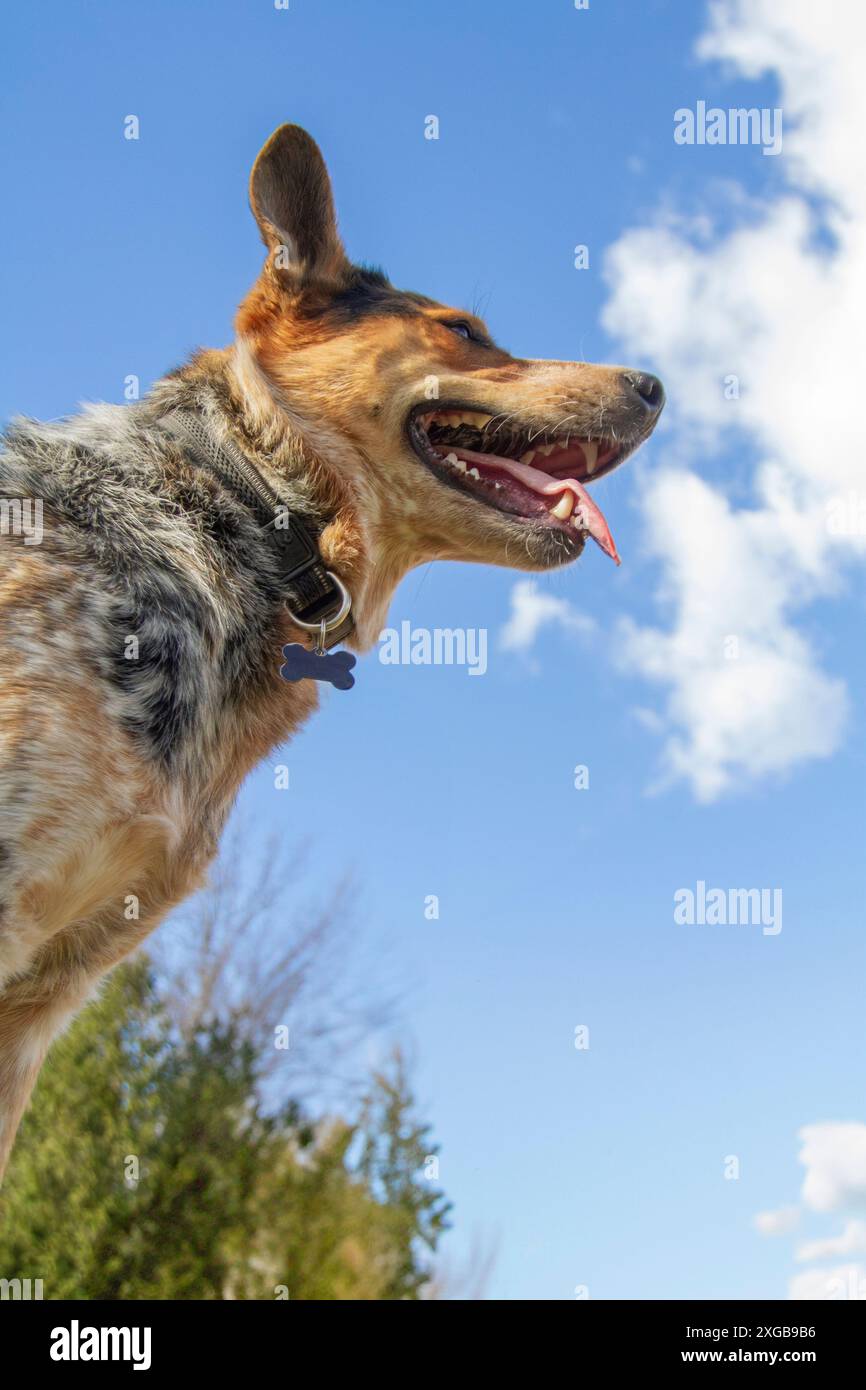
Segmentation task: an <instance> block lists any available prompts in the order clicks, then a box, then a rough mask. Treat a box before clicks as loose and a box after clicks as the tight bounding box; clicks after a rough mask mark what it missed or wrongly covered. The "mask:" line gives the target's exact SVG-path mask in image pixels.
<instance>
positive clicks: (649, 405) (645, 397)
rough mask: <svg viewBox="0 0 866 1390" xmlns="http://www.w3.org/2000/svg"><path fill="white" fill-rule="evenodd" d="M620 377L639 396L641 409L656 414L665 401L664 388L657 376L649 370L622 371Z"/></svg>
mask: <svg viewBox="0 0 866 1390" xmlns="http://www.w3.org/2000/svg"><path fill="white" fill-rule="evenodd" d="M622 379H623V381H624V382H625V383H626V385H627V386H628V387H630V389H631V390H632V391H633V392H634V394H635V395H636V396H638V397H639V398H640V401H641V404H642V406H643V409H644V410H648V411H652V413H653V415H658V413H659V411H660V410H661V408H662V406H663V405H664V403H665V388H664V387H663V386H662V384H661V382H660V381H659V379H658V377H657V376H650V374H649V372H623V374H622Z"/></svg>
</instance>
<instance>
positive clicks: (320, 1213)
mask: <svg viewBox="0 0 866 1390" xmlns="http://www.w3.org/2000/svg"><path fill="white" fill-rule="evenodd" d="M261 1071H262V1063H261V1058H260V1057H259V1055H258V1053H257V1050H256V1047H255V1045H254V1043H253V1042H252V1040H251V1036H250V1032H249V1030H248V1029H246V1030H245V1029H241V1028H239V1027H238V1025H237V1023H236V1022H235V1021H234V1020H233V1019H232V1017H230V1016H229V1017H222V1016H219V1015H218V1014H212V1015H211V1016H209V1017H208V1018H207V1020H206V1021H203V1020H202V1019H201V1018H198V1019H197V1020H196V1022H195V1024H194V1025H193V1026H191V1027H189V1028H188V1029H186V1030H185V1031H181V1030H179V1029H178V1027H177V1026H176V1022H174V1021H173V1020H172V1017H171V1014H170V1012H169V1010H168V1009H167V1007H166V1004H165V1002H164V1000H163V998H162V996H161V994H160V992H159V990H158V988H157V983H156V980H155V977H154V974H153V971H152V969H151V967H150V965H149V963H148V962H147V960H146V959H144V958H139V959H137V960H135V961H133V962H131V963H127V964H125V965H124V966H122V967H121V968H120V969H119V970H118V971H116V972H115V973H114V974H113V975H112V976H111V977H110V979H109V981H108V983H107V985H106V987H105V988H104V990H103V992H102V994H101V995H100V997H99V998H98V999H97V1001H96V1002H95V1003H94V1004H92V1005H91V1006H90V1008H89V1009H86V1010H85V1011H84V1012H83V1014H82V1015H81V1016H80V1017H79V1019H78V1020H77V1021H76V1023H75V1024H74V1026H73V1027H72V1029H71V1030H70V1032H69V1033H68V1034H67V1035H66V1037H65V1038H63V1039H62V1040H61V1041H60V1042H59V1043H58V1044H57V1046H56V1047H55V1049H54V1051H53V1052H52V1054H51V1057H50V1059H49V1063H48V1065H47V1066H46V1067H45V1069H44V1070H43V1073H42V1077H41V1078H40V1082H39V1085H38V1087H37V1090H36V1095H35V1097H34V1101H33V1104H32V1106H31V1108H30V1110H29V1112H28V1114H27V1115H26V1116H25V1120H24V1123H23V1125H22V1129H21V1133H20V1136H19V1141H18V1144H17V1146H16V1149H15V1152H14V1154H13V1159H12V1163H11V1165H10V1169H9V1172H8V1175H7V1180H6V1185H5V1186H4V1188H3V1190H2V1193H0V1277H4V1278H9V1279H12V1278H16V1277H18V1278H31V1279H35V1278H38V1279H42V1280H43V1284H44V1293H45V1297H46V1298H88V1299H147V1298H169V1299H183V1298H195V1299H219V1298H225V1297H235V1298H274V1297H279V1296H283V1295H282V1292H281V1291H283V1290H285V1291H287V1293H288V1296H289V1297H291V1298H302V1299H304V1298H315V1299H371V1298H372V1299H380V1298H387V1299H390V1298H417V1297H418V1296H419V1293H420V1292H421V1290H422V1289H423V1287H424V1285H425V1282H426V1281H427V1279H428V1278H429V1274H428V1270H427V1267H426V1264H425V1262H424V1255H423V1252H424V1250H425V1249H426V1250H428V1251H432V1250H433V1249H435V1245H436V1242H437V1240H438V1237H439V1234H440V1233H441V1231H442V1230H443V1229H444V1225H445V1220H446V1214H447V1205H446V1203H445V1202H444V1199H443V1197H442V1195H441V1193H440V1192H439V1191H438V1188H437V1187H436V1186H435V1185H434V1184H433V1183H431V1182H430V1180H429V1178H428V1176H427V1175H425V1173H424V1171H423V1162H424V1159H425V1157H426V1156H427V1155H429V1154H430V1153H431V1152H432V1147H431V1145H430V1143H429V1140H428V1138H427V1129H426V1127H425V1126H423V1125H420V1124H418V1123H417V1122H416V1121H415V1120H413V1119H412V1115H411V1111H412V1102H411V1096H410V1094H409V1089H408V1084H407V1080H406V1076H405V1071H404V1069H403V1067H402V1063H401V1064H400V1065H399V1066H398V1067H397V1068H396V1069H395V1070H393V1072H392V1073H388V1074H383V1076H381V1077H379V1078H377V1079H376V1080H375V1081H374V1083H373V1085H372V1087H371V1089H370V1092H369V1095H368V1096H367V1098H366V1101H365V1104H364V1106H363V1110H362V1114H361V1118H360V1120H359V1121H357V1122H355V1123H352V1122H349V1121H346V1120H345V1119H343V1120H340V1119H332V1120H329V1121H323V1122H320V1123H318V1124H316V1125H313V1124H311V1123H310V1122H309V1121H308V1120H306V1119H305V1117H304V1115H303V1114H302V1113H301V1110H300V1108H299V1107H298V1106H297V1105H295V1104H292V1103H286V1104H283V1105H282V1106H281V1107H280V1108H277V1109H276V1110H273V1109H268V1108H266V1107H265V1104H264V1102H263V1099H262V1087H261V1085H260V1082H261Z"/></svg>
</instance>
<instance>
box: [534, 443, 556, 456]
mask: <svg viewBox="0 0 866 1390" xmlns="http://www.w3.org/2000/svg"><path fill="white" fill-rule="evenodd" d="M557 447H558V446H557V445H556V444H539V446H538V452H539V454H544V457H545V458H549V457H550V455H551V454H552V453H555V451H556V449H557Z"/></svg>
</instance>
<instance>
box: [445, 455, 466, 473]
mask: <svg viewBox="0 0 866 1390" xmlns="http://www.w3.org/2000/svg"><path fill="white" fill-rule="evenodd" d="M445 462H446V463H450V464H451V467H452V468H456V469H457V471H458V473H465V472H466V464H465V463H464V462H463V460H462V459H459V458H458V457H457V455H456V454H446V455H445Z"/></svg>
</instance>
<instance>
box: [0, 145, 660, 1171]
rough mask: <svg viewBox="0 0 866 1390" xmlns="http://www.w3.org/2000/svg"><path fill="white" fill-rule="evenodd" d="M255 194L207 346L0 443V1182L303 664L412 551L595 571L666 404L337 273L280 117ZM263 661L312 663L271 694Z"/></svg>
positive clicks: (277, 730) (355, 639)
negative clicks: (77, 1022) (258, 264)
mask: <svg viewBox="0 0 866 1390" xmlns="http://www.w3.org/2000/svg"><path fill="white" fill-rule="evenodd" d="M250 203H251V207H252V211H253V214H254V216H255V218H256V221H257V223H258V226H259V229H260V231H261V235H262V238H263V241H264V243H265V246H266V248H267V256H266V259H265V264H264V267H263V269H262V272H261V274H260V276H259V278H258V280H257V281H256V283H255V284H254V286H253V288H252V290H251V291H250V293H249V294H248V295H247V297H246V298H245V299H244V300H243V302H242V304H241V306H240V309H239V311H238V314H237V319H236V330H237V331H236V338H235V340H234V342H233V344H232V345H231V346H230V347H228V348H226V349H220V350H202V351H199V352H197V353H196V354H195V355H194V356H193V357H192V358H191V359H190V360H189V361H188V362H187V363H186V364H185V365H183V366H182V367H181V368H179V369H178V370H176V371H173V372H172V373H170V374H169V375H167V376H166V377H164V378H163V379H161V380H160V381H158V382H157V384H156V385H155V386H154V387H153V389H152V390H151V391H150V393H149V394H148V395H147V396H146V397H145V398H144V399H143V400H141V401H138V402H135V403H133V404H129V405H124V406H115V405H104V404H101V405H95V406H88V407H86V408H84V409H83V411H82V412H81V413H80V414H78V415H76V416H74V417H71V418H69V419H66V420H63V421H60V422H54V423H50V424H42V423H39V422H35V421H31V420H22V419H19V420H16V421H14V422H13V423H12V425H11V426H10V427H9V429H8V430H7V432H6V434H5V435H4V436H3V441H2V449H0V497H2V498H3V499H6V500H5V502H4V504H3V509H2V516H0V520H2V521H3V523H4V524H3V526H2V531H3V534H2V537H0V562H2V563H0V662H2V667H0V743H2V761H0V805H2V822H0V824H2V830H0V879H2V887H0V1173H2V1169H3V1166H4V1165H5V1162H6V1160H7V1159H8V1155H9V1151H10V1148H11V1145H12V1142H13V1139H14V1135H15V1132H16V1129H17V1127H18V1124H19V1121H20V1118H21V1115H22V1113H23V1111H24V1109H25V1107H26V1104H27V1101H28V1098H29V1096H30V1093H31V1090H32V1087H33V1085H34V1082H35V1080H36V1076H37V1074H38V1071H39V1068H40V1066H41V1064H42V1061H43V1059H44V1057H45V1054H46V1051H47V1049H48V1047H49V1045H50V1043H51V1040H52V1038H54V1037H55V1036H56V1034H57V1033H58V1031H59V1030H61V1029H62V1028H63V1027H64V1026H65V1024H66V1023H67V1022H68V1021H69V1020H70V1019H71V1018H72V1016H73V1015H74V1014H75V1012H76V1010H78V1009H79V1008H80V1007H81V1006H82V1005H83V1004H84V1002H85V1001H86V1000H87V998H88V996H90V995H91V994H92V993H93V991H94V990H95V988H96V987H97V985H98V982H99V980H100V978H101V977H102V976H104V975H105V974H106V972H107V971H109V970H110V969H111V968H112V967H113V966H114V965H116V964H117V963H118V962H119V961H120V960H121V959H122V958H123V957H124V956H126V955H127V954H128V953H129V952H130V951H132V950H133V949H134V948H135V947H136V946H138V945H139V943H140V942H141V941H143V940H144V938H145V937H146V936H147V935H148V933H149V932H151V931H153V929H154V927H156V926H157V924H158V923H159V922H160V921H161V919H162V918H163V917H164V916H165V914H166V913H167V912H168V911H169V910H170V909H171V908H173V907H174V906H175V905H176V904H178V903H179V902H181V900H182V899H184V898H186V897H187V896H188V895H189V894H190V893H192V892H194V891H195V890H196V889H198V888H199V887H200V886H201V885H202V883H203V881H204V877H205V873H206V870H207V866H208V864H209V862H210V861H211V860H212V858H213V856H214V855H215V853H216V849H217V845H218V841H219V837H220V832H221V830H222V828H223V825H224V823H225V820H226V817H227V815H228V813H229V810H230V808H231V806H232V803H233V801H234V799H235V796H236V794H237V791H238V789H239V787H240V785H241V783H242V782H243V780H244V778H245V776H246V775H247V773H248V772H249V771H250V770H251V769H252V768H253V767H255V765H256V764H257V763H258V762H259V761H260V760H261V759H262V758H264V757H265V756H266V755H267V754H268V752H269V751H270V750H271V749H272V748H274V747H275V746H276V745H279V744H282V743H283V742H285V741H286V740H287V739H288V738H290V737H291V736H292V735H293V734H294V733H295V731H296V730H297V729H298V728H299V726H300V725H301V724H303V722H304V721H305V720H306V719H308V718H309V716H310V715H311V714H312V713H313V711H314V709H315V708H316V705H317V699H318V682H317V680H316V679H315V675H316V672H317V671H318V670H319V669H320V668H318V667H316V665H315V662H316V657H317V655H319V654H322V653H324V652H326V651H327V650H328V648H329V647H331V646H333V645H335V644H336V643H337V642H339V641H345V642H347V643H348V645H349V646H350V647H352V648H353V649H354V650H355V651H358V652H363V651H365V650H368V649H369V648H370V647H371V646H372V645H373V643H374V642H375V641H376V638H377V636H378V634H379V632H380V630H381V628H382V626H383V623H384V622H385V619H386V614H387V608H388V603H389V600H390V598H391V595H392V594H393V592H394V589H395V587H396V585H397V584H398V582H399V580H400V579H401V578H402V577H403V576H404V575H405V574H406V573H407V572H408V571H409V570H411V569H412V568H413V567H415V566H417V565H420V564H422V563H426V562H427V561H430V560H433V559H452V560H462V561H478V562H482V563H487V564H499V565H507V566H512V567H515V568H518V569H523V570H534V571H544V570H549V569H553V568H554V567H557V566H561V565H564V564H566V563H568V562H569V561H571V560H574V559H575V558H576V557H577V556H578V555H579V554H580V553H581V551H582V549H583V547H584V544H585V542H586V540H587V538H588V537H589V538H592V539H593V540H594V541H595V542H597V543H598V545H599V546H600V547H601V548H602V550H604V551H605V552H606V553H607V554H608V555H610V556H611V558H612V559H614V560H615V561H617V562H618V558H619V557H618V556H617V553H616V547H615V545H614V542H613V539H612V537H611V535H610V531H609V529H608V526H607V523H606V521H605V519H604V517H603V516H602V514H601V512H600V511H599V509H598V507H597V506H596V504H595V503H594V502H593V501H592V498H591V497H590V494H589V492H588V491H587V484H588V483H590V482H591V481H592V480H594V479H596V478H600V477H603V476H605V475H606V474H608V473H610V472H611V470H612V469H613V468H615V467H617V466H619V464H621V463H622V462H623V460H624V459H625V458H626V457H627V456H628V455H629V454H630V453H631V452H632V451H633V450H634V449H635V448H636V447H637V446H638V445H639V444H641V443H642V442H643V441H644V440H645V439H646V438H647V436H648V435H649V434H650V432H651V431H652V429H653V427H654V426H655V423H656V421H657V419H658V416H659V412H660V410H661V408H662V404H663V402H664V392H663V389H662V386H661V383H660V382H659V381H658V380H657V379H656V378H655V377H654V376H650V375H648V374H647V373H645V372H641V371H632V370H628V369H625V368H622V367H611V366H595V365H590V364H587V363H581V362H560V361H544V360H537V359H533V360H521V359H519V358H515V357H512V356H511V355H510V354H509V353H508V352H506V351H505V350H504V349H503V348H501V347H499V346H498V345H497V344H496V343H495V342H494V341H493V339H492V338H491V336H490V334H489V332H488V330H487V328H486V326H485V325H484V323H483V322H482V321H481V319H480V318H478V317H477V316H476V315H475V314H472V313H468V312H465V311H463V310H460V309H453V308H449V307H446V306H445V305H443V304H440V303H436V302H435V301H433V300H431V299H427V298H425V297H424V296H423V295H420V294H415V293H410V292H406V291H401V290H398V289H395V288H394V286H393V285H391V284H390V282H389V281H388V279H387V278H386V276H385V275H384V273H383V272H381V271H379V270H376V269H372V268H369V267H365V266H359V265H355V264H353V263H351V262H350V261H349V259H348V258H347V256H346V252H345V250H344V248H343V245H342V242H341V240H340V237H339V235H338V231H337V224H336V219H335V215H334V204H333V196H332V192H331V185H330V180H329V177H328V173H327V169H326V167H325V163H324V161H323V158H322V155H321V153H320V151H319V149H318V146H317V145H316V144H315V142H314V141H313V140H312V139H311V137H310V136H309V135H308V134H307V133H306V132H305V131H304V130H302V129H300V128H299V127H298V126H293V125H284V126H281V127H280V128H279V129H278V130H277V131H276V132H275V133H274V134H273V135H272V136H271V138H270V139H269V140H268V142H267V143H266V144H265V146H264V148H263V149H262V150H261V152H260V154H259V155H258V158H257V159H256V161H255V164H254V167H253V170H252V174H251V178H250ZM16 506H17V511H16ZM25 506H27V507H29V508H30V509H31V511H32V507H33V506H38V508H39V511H40V517H41V523H42V524H41V536H40V540H39V543H38V544H36V543H33V542H34V534H32V533H31V534H23V532H24V531H25V530H26V528H25V527H23V526H21V525H19V526H17V527H16V525H15V524H14V523H15V520H16V518H18V519H19V521H20V519H21V517H22V516H23V514H24V508H25ZM284 644H286V645H289V646H291V644H295V645H296V646H300V647H302V648H303V649H304V652H305V653H309V661H308V662H307V663H306V664H304V663H301V665H300V666H297V667H296V669H297V671H298V673H299V675H300V676H301V678H299V679H297V680H292V681H291V682H290V681H289V680H288V679H283V678H282V677H281V675H280V669H281V668H280V662H281V655H282V649H283V646H284ZM310 663H312V669H311V671H310V674H307V669H308V666H309V665H310ZM338 664H339V663H338ZM322 669H324V668H322ZM347 669H348V664H347ZM337 698H340V699H347V698H351V696H347V695H340V696H338V697H337Z"/></svg>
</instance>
